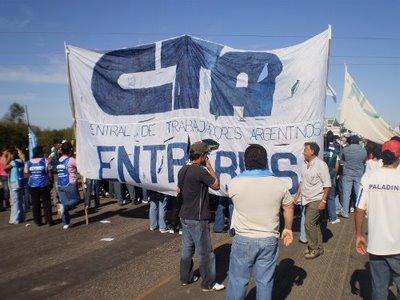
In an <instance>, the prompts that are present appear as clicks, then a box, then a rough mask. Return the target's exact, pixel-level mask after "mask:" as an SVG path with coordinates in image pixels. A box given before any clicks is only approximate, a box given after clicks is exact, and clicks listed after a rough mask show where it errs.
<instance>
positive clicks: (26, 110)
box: [25, 105, 30, 127]
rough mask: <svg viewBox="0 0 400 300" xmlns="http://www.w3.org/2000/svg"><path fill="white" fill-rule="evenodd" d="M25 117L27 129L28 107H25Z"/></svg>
mask: <svg viewBox="0 0 400 300" xmlns="http://www.w3.org/2000/svg"><path fill="white" fill-rule="evenodd" d="M25 117H26V124H27V125H28V127H29V126H30V124H29V114H28V105H25Z"/></svg>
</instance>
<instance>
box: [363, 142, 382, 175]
mask: <svg viewBox="0 0 400 300" xmlns="http://www.w3.org/2000/svg"><path fill="white" fill-rule="evenodd" d="M365 150H367V161H366V162H365V173H367V172H369V171H372V170H375V169H379V168H381V167H382V166H383V163H382V159H381V153H382V147H381V145H379V144H377V143H374V142H371V141H368V143H367V145H366V146H365Z"/></svg>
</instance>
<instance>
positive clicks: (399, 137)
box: [390, 135, 400, 142]
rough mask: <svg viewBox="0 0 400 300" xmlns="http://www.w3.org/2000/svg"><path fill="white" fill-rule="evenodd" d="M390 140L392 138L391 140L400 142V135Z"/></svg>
mask: <svg viewBox="0 0 400 300" xmlns="http://www.w3.org/2000/svg"><path fill="white" fill-rule="evenodd" d="M390 140H391V141H398V142H400V136H399V135H395V136H394V137H392V138H391V139H390Z"/></svg>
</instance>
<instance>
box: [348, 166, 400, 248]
mask: <svg viewBox="0 0 400 300" xmlns="http://www.w3.org/2000/svg"><path fill="white" fill-rule="evenodd" d="M356 206H357V208H359V209H362V210H366V211H367V212H368V246H367V251H368V252H369V253H371V254H374V255H395V254H400V234H399V233H400V209H399V207H400V171H399V170H398V169H391V168H385V167H382V168H379V169H376V170H372V171H369V172H368V173H366V174H365V175H364V176H363V177H362V179H361V189H360V192H359V195H358V198H357V203H356Z"/></svg>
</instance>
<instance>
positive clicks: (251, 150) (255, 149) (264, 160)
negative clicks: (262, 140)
mask: <svg viewBox="0 0 400 300" xmlns="http://www.w3.org/2000/svg"><path fill="white" fill-rule="evenodd" d="M244 164H245V167H246V170H256V169H257V170H265V169H268V154H267V150H265V148H264V147H263V146H261V145H258V144H251V145H250V146H248V147H247V149H246V151H245V152H244Z"/></svg>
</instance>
